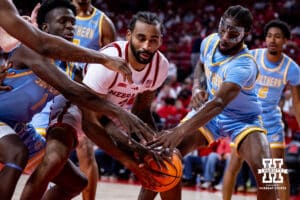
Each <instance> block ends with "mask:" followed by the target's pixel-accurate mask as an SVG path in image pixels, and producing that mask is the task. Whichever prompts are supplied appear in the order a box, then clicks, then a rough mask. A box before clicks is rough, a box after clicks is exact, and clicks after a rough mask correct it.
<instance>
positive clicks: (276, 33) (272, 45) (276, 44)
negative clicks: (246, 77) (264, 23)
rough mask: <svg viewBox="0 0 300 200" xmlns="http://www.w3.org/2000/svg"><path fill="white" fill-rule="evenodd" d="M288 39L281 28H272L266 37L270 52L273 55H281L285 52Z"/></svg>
mask: <svg viewBox="0 0 300 200" xmlns="http://www.w3.org/2000/svg"><path fill="white" fill-rule="evenodd" d="M285 42H286V39H285V37H284V35H283V32H282V31H281V29H280V28H277V27H271V28H269V30H268V32H267V35H266V45H267V48H268V52H269V53H270V54H273V55H278V54H281V52H282V50H283V45H284V43H285Z"/></svg>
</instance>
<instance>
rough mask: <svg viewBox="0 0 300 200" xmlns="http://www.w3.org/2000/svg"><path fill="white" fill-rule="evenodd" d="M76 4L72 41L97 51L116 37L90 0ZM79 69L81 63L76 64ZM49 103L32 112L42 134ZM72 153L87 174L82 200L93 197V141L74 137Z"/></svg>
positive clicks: (95, 170) (95, 176)
mask: <svg viewBox="0 0 300 200" xmlns="http://www.w3.org/2000/svg"><path fill="white" fill-rule="evenodd" d="M73 3H74V5H75V6H76V11H77V15H76V25H75V32H74V38H73V42H74V43H75V44H78V45H80V46H83V47H87V48H90V49H94V50H99V49H100V47H101V46H103V45H106V44H108V43H111V42H113V41H115V40H116V31H115V27H114V25H113V23H112V22H111V20H110V19H109V18H108V17H107V16H106V15H105V14H104V13H103V12H102V11H100V10H98V9H97V8H95V7H94V6H93V5H92V4H91V1H90V0H74V1H73ZM76 65H78V66H80V67H81V68H83V66H84V65H85V63H76ZM51 104H52V102H49V103H48V104H47V105H46V106H45V108H44V109H43V110H42V112H40V113H38V114H36V115H35V116H34V118H33V120H32V122H31V123H32V125H33V126H34V127H35V128H36V130H37V131H38V132H39V133H40V134H42V135H45V134H46V128H47V127H48V124H49V115H50V106H51ZM76 152H77V156H78V160H79V166H80V169H81V170H82V172H83V173H84V174H85V175H86V176H87V177H88V180H89V182H88V186H87V187H86V188H85V189H84V190H83V192H82V196H83V199H84V200H90V199H95V196H96V189H97V183H98V177H99V175H98V166H97V163H96V159H95V155H94V148H93V143H92V142H91V141H90V140H88V139H87V137H86V136H85V135H83V136H82V137H79V138H78V145H77V147H76Z"/></svg>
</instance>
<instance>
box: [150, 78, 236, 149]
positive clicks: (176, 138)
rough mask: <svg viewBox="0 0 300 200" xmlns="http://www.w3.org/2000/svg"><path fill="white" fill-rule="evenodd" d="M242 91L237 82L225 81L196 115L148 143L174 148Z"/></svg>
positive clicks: (152, 145) (151, 145) (154, 146)
mask: <svg viewBox="0 0 300 200" xmlns="http://www.w3.org/2000/svg"><path fill="white" fill-rule="evenodd" d="M240 91H241V87H240V86H239V85H237V84H235V83H230V82H225V83H223V84H222V85H221V87H220V89H219V90H218V92H217V93H216V95H215V97H214V98H213V99H212V100H210V101H208V102H207V103H205V104H204V105H203V106H202V107H201V108H200V109H199V110H198V112H197V114H196V115H194V116H193V117H192V118H191V119H189V120H187V121H185V122H183V123H181V124H180V125H178V126H177V127H175V128H173V129H171V130H166V131H163V133H162V134H161V136H160V137H159V138H158V139H156V140H154V141H152V142H150V143H148V145H149V146H150V147H152V148H156V147H159V146H163V147H165V148H167V147H169V148H171V149H174V148H175V147H177V146H178V145H179V144H180V142H181V141H182V140H183V139H184V138H185V137H186V136H187V135H189V134H192V133H194V130H197V129H198V128H199V127H202V126H203V125H204V124H206V123H207V122H208V121H209V120H211V119H212V118H213V117H215V116H217V115H218V114H220V113H221V112H222V111H223V109H224V108H225V107H226V106H227V105H228V104H229V103H230V102H231V101H232V100H233V99H234V98H235V97H236V96H237V95H238V94H239V92H240Z"/></svg>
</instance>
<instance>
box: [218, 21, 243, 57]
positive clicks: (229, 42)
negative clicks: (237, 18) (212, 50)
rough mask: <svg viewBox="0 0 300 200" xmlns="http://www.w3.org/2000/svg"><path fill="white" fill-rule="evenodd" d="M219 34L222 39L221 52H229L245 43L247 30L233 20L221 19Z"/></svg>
mask: <svg viewBox="0 0 300 200" xmlns="http://www.w3.org/2000/svg"><path fill="white" fill-rule="evenodd" d="M218 34H219V37H220V43H219V49H220V51H221V52H228V51H230V50H231V49H234V48H235V47H236V46H238V44H240V43H241V42H242V41H243V39H244V36H245V28H244V27H241V26H237V24H236V23H235V22H234V20H233V19H231V18H221V20H220V23H219V27H218Z"/></svg>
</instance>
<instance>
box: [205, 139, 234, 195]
mask: <svg viewBox="0 0 300 200" xmlns="http://www.w3.org/2000/svg"><path fill="white" fill-rule="evenodd" d="M230 152H231V149H230V138H228V137H226V138H222V139H220V142H219V143H218V145H217V147H216V151H215V152H211V153H210V154H208V156H205V157H203V158H202V163H203V164H204V171H203V172H204V183H203V184H202V185H201V188H204V189H208V188H211V187H213V185H214V184H217V183H218V185H217V186H218V187H217V188H218V189H220V188H222V182H223V173H224V171H225V170H226V167H227V166H228V163H229V160H230ZM218 168H219V169H218ZM216 174H219V175H218V176H219V180H218V179H217V177H216Z"/></svg>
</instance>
